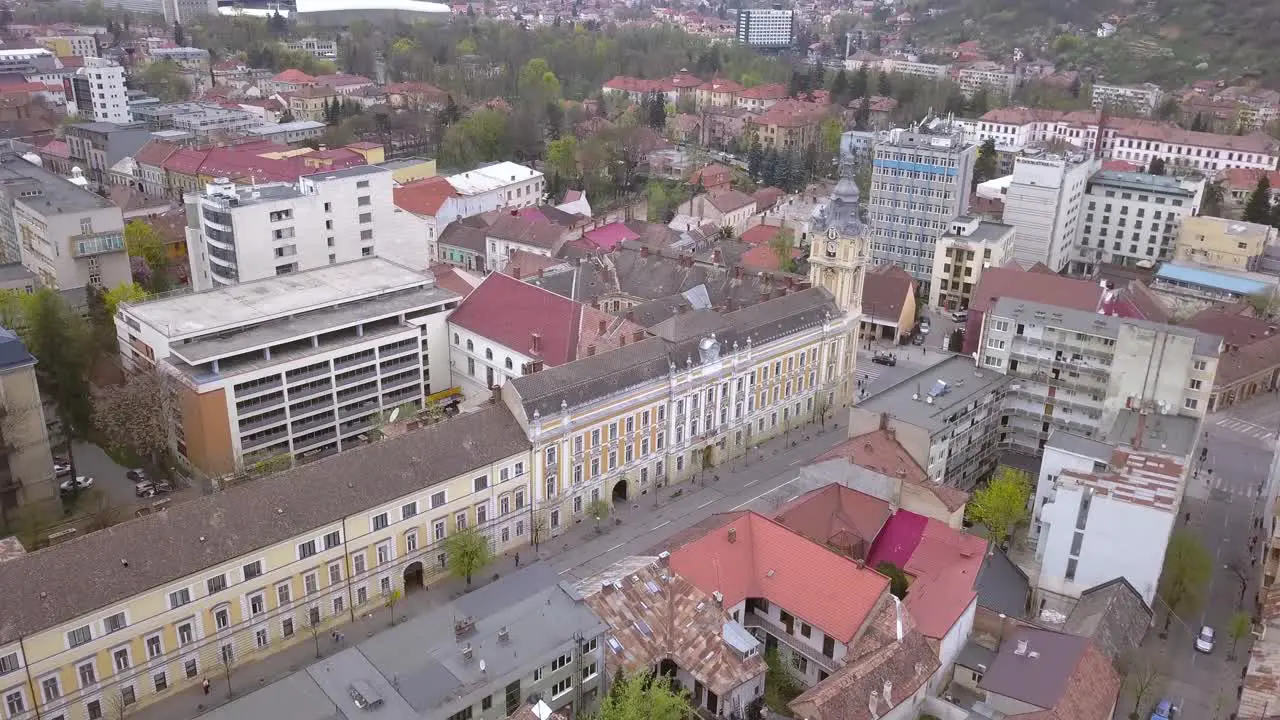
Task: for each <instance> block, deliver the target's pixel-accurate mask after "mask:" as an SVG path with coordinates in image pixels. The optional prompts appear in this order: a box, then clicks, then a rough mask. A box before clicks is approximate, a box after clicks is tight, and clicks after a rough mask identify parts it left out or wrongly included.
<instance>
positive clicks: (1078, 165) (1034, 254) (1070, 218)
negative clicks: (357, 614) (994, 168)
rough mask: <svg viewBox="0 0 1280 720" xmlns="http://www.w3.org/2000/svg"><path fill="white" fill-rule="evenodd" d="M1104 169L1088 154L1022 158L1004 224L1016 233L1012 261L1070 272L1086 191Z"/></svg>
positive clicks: (1007, 198) (1015, 170) (1008, 195)
mask: <svg viewBox="0 0 1280 720" xmlns="http://www.w3.org/2000/svg"><path fill="white" fill-rule="evenodd" d="M1100 167H1101V161H1099V160H1097V159H1095V158H1094V157H1093V156H1092V155H1090V154H1087V153H1078V154H1074V155H1044V154H1041V155H1036V156H1029V155H1024V156H1019V157H1018V158H1017V159H1016V160H1014V165H1013V176H1012V179H1011V181H1010V183H1009V187H1008V190H1007V191H1006V192H1005V197H1004V218H1003V219H1004V222H1006V223H1008V224H1010V225H1012V226H1013V228H1014V233H1013V257H1014V259H1015V260H1017V261H1018V263H1019V264H1020V265H1022V266H1023V267H1030V266H1031V265H1033V264H1035V263H1044V264H1045V265H1047V266H1049V269H1050V270H1053V271H1054V272H1058V271H1060V270H1062V269H1063V268H1065V267H1066V266H1067V262H1068V259H1069V258H1070V255H1071V250H1072V247H1073V245H1074V243H1075V241H1076V236H1077V234H1078V233H1079V232H1080V220H1081V208H1082V207H1083V202H1082V201H1083V198H1084V194H1085V186H1086V185H1087V184H1088V182H1089V177H1090V176H1092V175H1093V174H1094V173H1095V172H1097V171H1098V169H1099V168H1100Z"/></svg>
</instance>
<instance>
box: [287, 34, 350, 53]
mask: <svg viewBox="0 0 1280 720" xmlns="http://www.w3.org/2000/svg"><path fill="white" fill-rule="evenodd" d="M284 47H285V49H286V50H292V51H294V52H305V53H311V54H312V55H315V56H316V57H319V58H335V57H337V56H338V41H337V40H333V39H326V40H322V39H320V38H316V37H304V38H300V39H298V40H290V41H288V42H286V43H284Z"/></svg>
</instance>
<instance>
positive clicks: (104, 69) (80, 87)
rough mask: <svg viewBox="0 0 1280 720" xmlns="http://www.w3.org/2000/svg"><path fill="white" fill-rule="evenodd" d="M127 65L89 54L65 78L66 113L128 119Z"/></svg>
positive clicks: (115, 120)
mask: <svg viewBox="0 0 1280 720" xmlns="http://www.w3.org/2000/svg"><path fill="white" fill-rule="evenodd" d="M124 79H125V73H124V68H123V67H121V66H120V64H119V63H117V62H114V61H112V60H106V59H104V58H97V57H87V58H85V59H84V67H81V68H80V69H79V70H76V73H75V75H72V76H70V77H68V78H67V79H66V82H64V83H63V87H64V88H67V89H69V90H70V92H68V93H67V114H68V115H70V116H73V117H80V118H84V119H85V120H92V121H94V122H110V123H127V122H129V121H131V120H132V117H130V114H129V99H128V88H126V87H125V82H124Z"/></svg>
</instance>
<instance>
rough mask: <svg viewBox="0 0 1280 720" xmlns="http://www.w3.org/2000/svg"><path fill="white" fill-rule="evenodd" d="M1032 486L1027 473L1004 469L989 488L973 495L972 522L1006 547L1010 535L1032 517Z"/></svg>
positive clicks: (968, 512)
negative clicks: (1029, 505) (1030, 504)
mask: <svg viewBox="0 0 1280 720" xmlns="http://www.w3.org/2000/svg"><path fill="white" fill-rule="evenodd" d="M1030 499H1031V483H1030V481H1028V479H1027V475H1026V473H1023V472H1021V471H1019V470H1014V469H1013V468H1009V467H1000V468H999V469H998V470H996V474H995V475H994V476H993V477H992V478H991V480H989V481H988V482H987V485H986V487H984V488H982V489H980V490H978V491H977V492H975V493H973V497H971V498H970V499H969V504H968V506H967V508H966V510H965V514H966V515H968V516H969V520H970V521H971V522H974V523H977V524H979V525H982V526H983V527H985V528H986V529H987V537H988V538H989V539H990V540H991V541H992V542H993V543H995V544H996V545H998V546H1002V545H1003V544H1004V542H1005V540H1006V539H1008V537H1009V535H1010V534H1011V533H1013V531H1014V530H1016V529H1017V527H1018V525H1019V524H1021V523H1022V522H1023V521H1025V520H1026V519H1027V517H1028V511H1027V501H1028V500H1030Z"/></svg>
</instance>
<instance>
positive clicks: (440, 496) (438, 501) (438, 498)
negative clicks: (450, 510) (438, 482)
mask: <svg viewBox="0 0 1280 720" xmlns="http://www.w3.org/2000/svg"><path fill="white" fill-rule="evenodd" d="M444 503H445V494H444V491H443V490H441V491H440V492H438V493H435V494H434V495H432V496H431V507H433V508H438V507H440V506H441V505H443V504H444Z"/></svg>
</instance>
